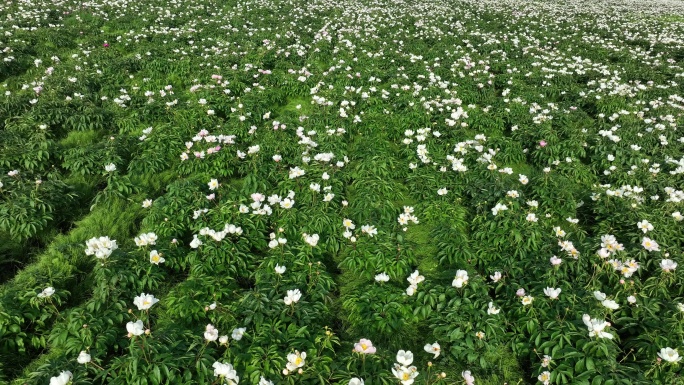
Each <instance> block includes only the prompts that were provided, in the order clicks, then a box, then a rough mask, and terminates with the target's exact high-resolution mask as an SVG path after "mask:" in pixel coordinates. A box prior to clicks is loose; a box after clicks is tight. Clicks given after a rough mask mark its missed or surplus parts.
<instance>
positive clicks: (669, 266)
mask: <svg viewBox="0 0 684 385" xmlns="http://www.w3.org/2000/svg"><path fill="white" fill-rule="evenodd" d="M660 268H661V269H663V271H664V272H666V273H669V272H670V271H674V270H675V269H676V268H677V262H675V261H673V260H671V259H663V260H661V261H660Z"/></svg>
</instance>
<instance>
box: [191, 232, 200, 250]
mask: <svg viewBox="0 0 684 385" xmlns="http://www.w3.org/2000/svg"><path fill="white" fill-rule="evenodd" d="M201 244H202V241H200V239H199V238H197V235H193V236H192V241H190V247H192V248H193V249H196V248H198V247H200V245H201Z"/></svg>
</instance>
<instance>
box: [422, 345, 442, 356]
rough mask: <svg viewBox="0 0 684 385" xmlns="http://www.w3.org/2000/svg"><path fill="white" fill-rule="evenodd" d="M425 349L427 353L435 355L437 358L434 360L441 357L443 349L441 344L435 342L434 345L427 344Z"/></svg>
mask: <svg viewBox="0 0 684 385" xmlns="http://www.w3.org/2000/svg"><path fill="white" fill-rule="evenodd" d="M423 349H425V351H426V352H428V353H430V354H434V355H435V356H434V357H433V358H437V357H439V354H440V353H441V352H442V350H441V349H442V348H441V347H440V346H439V343H437V342H435V343H434V344H426V345H425V346H424V347H423Z"/></svg>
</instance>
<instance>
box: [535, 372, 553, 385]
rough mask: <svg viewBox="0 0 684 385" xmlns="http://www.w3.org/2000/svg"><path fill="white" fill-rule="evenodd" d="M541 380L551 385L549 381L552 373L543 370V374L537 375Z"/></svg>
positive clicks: (545, 384)
mask: <svg viewBox="0 0 684 385" xmlns="http://www.w3.org/2000/svg"><path fill="white" fill-rule="evenodd" d="M537 379H538V380H539V381H541V382H542V383H543V384H544V385H549V381H551V373H550V372H548V371H546V372H542V374H540V375H539V377H537Z"/></svg>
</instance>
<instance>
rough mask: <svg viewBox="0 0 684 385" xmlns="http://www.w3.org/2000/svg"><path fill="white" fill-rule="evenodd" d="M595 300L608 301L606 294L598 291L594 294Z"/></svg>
mask: <svg viewBox="0 0 684 385" xmlns="http://www.w3.org/2000/svg"><path fill="white" fill-rule="evenodd" d="M594 298H596V299H597V300H599V301H605V300H606V294H605V293H601V292H600V291H598V290H596V291H595V292H594Z"/></svg>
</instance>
